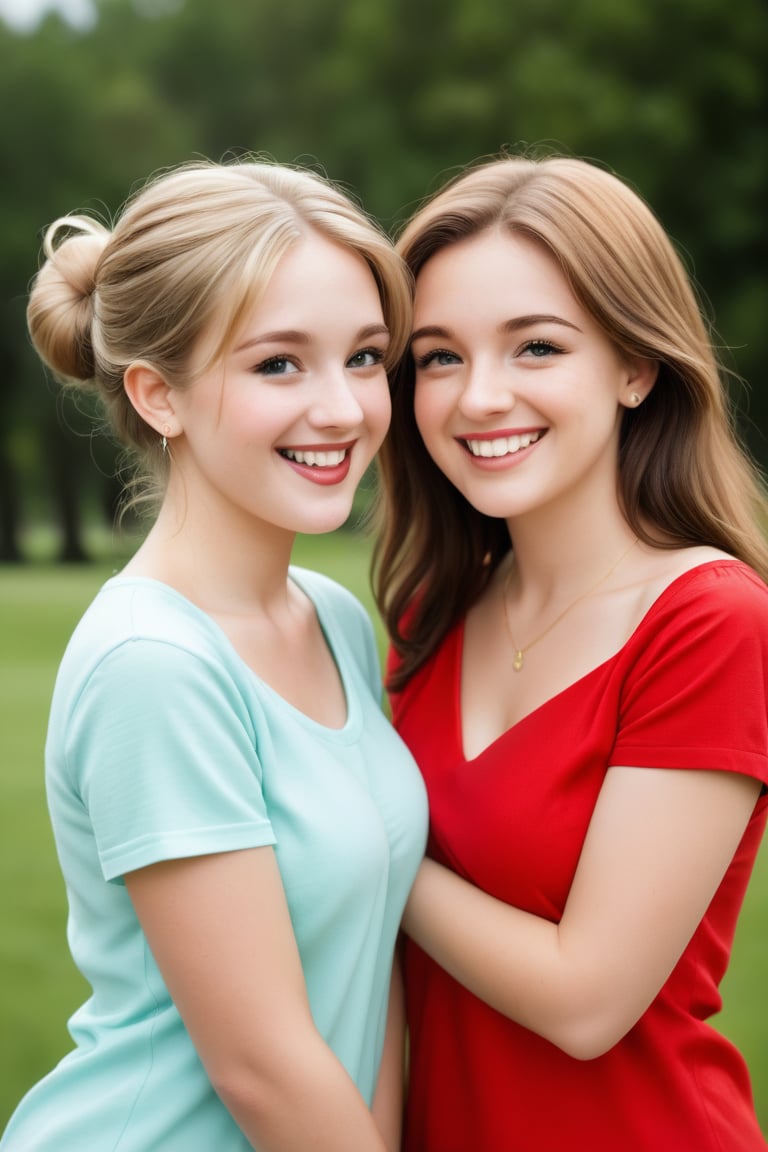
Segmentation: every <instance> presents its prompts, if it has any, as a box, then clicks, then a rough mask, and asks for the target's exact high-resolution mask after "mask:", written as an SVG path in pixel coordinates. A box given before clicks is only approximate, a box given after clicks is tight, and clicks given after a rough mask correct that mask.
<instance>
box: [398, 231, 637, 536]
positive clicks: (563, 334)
mask: <svg viewBox="0 0 768 1152" xmlns="http://www.w3.org/2000/svg"><path fill="white" fill-rule="evenodd" d="M411 347H412V353H413V358H414V362H415V400H414V403H415V416H416V422H417V424H418V427H419V431H420V432H421V435H422V438H423V440H424V443H425V445H426V448H427V450H428V452H429V454H430V455H431V456H432V458H433V460H434V461H435V463H436V464H437V466H438V467H439V468H440V469H441V470H442V471H443V472H444V473H445V475H446V476H447V477H448V479H449V480H451V482H452V483H453V484H454V485H455V486H456V487H457V488H458V489H459V491H460V492H461V493H462V494H463V495H464V496H465V498H466V499H467V500H468V501H469V502H470V504H472V505H473V506H474V507H475V508H477V509H478V511H480V512H482V513H484V514H485V515H488V516H493V517H502V518H506V519H509V520H510V521H512V520H514V518H515V517H517V516H521V515H525V514H528V513H530V512H533V511H536V510H537V509H540V508H542V507H544V506H550V507H551V506H552V505H553V502H557V501H562V502H563V504H564V505H565V504H566V503H567V504H568V505H569V506H570V507H573V502H574V501H577V500H579V499H582V498H583V499H587V500H590V501H593V500H594V499H595V497H596V496H598V495H599V497H600V498H601V499H605V497H606V495H608V497H609V498H613V499H615V493H616V477H617V467H618V463H617V459H618V434H619V423H620V413H621V404H622V403H624V404H631V403H632V400H631V396H632V393H633V391H635V390H636V391H637V394H639V395H641V396H644V395H645V393H646V392H647V390H648V387H649V386H650V385H649V384H648V383H647V382H646V381H645V379H644V376H643V373H644V370H645V365H644V364H637V365H636V364H630V363H629V362H628V361H627V360H626V359H625V358H624V357H623V356H622V355H621V354H620V352H619V351H618V350H617V349H616V348H615V347H614V345H613V344H612V343H611V342H610V341H609V340H608V338H607V337H606V336H605V335H604V333H603V332H602V331H601V330H600V329H599V328H598V326H597V325H596V323H595V322H594V320H593V319H592V318H591V316H590V315H589V314H588V313H587V312H586V311H585V310H584V309H583V308H582V307H581V306H580V304H579V303H578V301H577V300H576V298H575V297H574V295H573V293H572V292H571V290H570V287H569V285H568V283H567V281H566V279H565V276H564V275H563V272H562V271H561V269H560V267H559V265H558V264H557V262H556V260H555V259H554V258H553V257H552V256H551V255H550V254H549V252H548V251H547V250H546V249H545V248H544V247H543V246H542V245H540V244H539V243H538V242H536V241H533V240H531V239H528V238H526V237H523V236H521V235H519V234H514V233H510V232H505V231H502V230H498V229H493V230H491V231H488V232H483V233H481V234H479V235H478V236H473V237H470V238H468V239H466V240H461V241H459V242H457V243H454V244H452V245H450V246H449V247H446V248H443V249H441V250H440V251H439V252H437V253H436V254H435V255H434V256H432V257H431V258H430V259H429V260H428V261H427V263H426V264H425V265H424V267H423V268H422V269H421V271H420V273H419V276H418V280H417V285H416V299H415V316H414V335H413V340H412V345H411ZM651 383H652V380H651Z"/></svg>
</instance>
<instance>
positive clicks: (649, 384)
mask: <svg viewBox="0 0 768 1152" xmlns="http://www.w3.org/2000/svg"><path fill="white" fill-rule="evenodd" d="M658 374H659V362H658V360H648V359H646V358H645V357H642V356H631V357H629V358H628V359H627V374H626V377H625V380H624V382H623V384H622V386H621V395H620V396H619V402H620V403H621V404H623V405H624V407H625V408H638V407H639V406H640V405H641V404H642V402H643V400H645V399H646V397H647V396H648V394H649V393H650V391H651V390H652V388H653V386H654V384H655V383H656V377H657V376H658Z"/></svg>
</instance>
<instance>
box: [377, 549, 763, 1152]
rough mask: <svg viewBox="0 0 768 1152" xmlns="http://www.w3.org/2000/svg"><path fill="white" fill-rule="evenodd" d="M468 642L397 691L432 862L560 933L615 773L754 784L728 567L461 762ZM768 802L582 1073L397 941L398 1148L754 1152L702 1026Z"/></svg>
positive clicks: (752, 1135) (749, 655)
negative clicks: (662, 965)
mask: <svg viewBox="0 0 768 1152" xmlns="http://www.w3.org/2000/svg"><path fill="white" fill-rule="evenodd" d="M462 641H463V623H460V624H459V625H458V626H457V627H455V628H454V629H453V631H452V632H451V633H450V634H449V635H448V636H447V638H446V640H445V641H444V643H443V644H442V646H441V647H440V649H439V651H438V652H437V653H436V654H435V656H434V657H433V658H432V659H431V660H430V661H429V663H428V664H427V665H425V666H424V667H423V668H422V669H420V670H419V672H418V673H417V674H416V676H414V677H413V679H412V680H411V681H410V683H409V684H408V685H407V687H406V689H405V690H404V691H403V692H402V693H399V694H397V695H394V696H393V699H392V706H393V717H394V721H395V724H396V726H397V728H398V730H399V732H400V734H401V735H402V736H403V738H404V739H405V741H406V743H407V744H408V745H409V747H410V749H411V751H412V752H413V754H414V756H415V758H416V760H417V762H418V764H419V765H420V767H421V770H422V772H423V774H424V778H425V781H426V784H427V791H428V794H429V805H430V820H431V831H430V842H429V848H428V852H429V854H430V855H431V856H432V857H434V858H435V859H436V860H438V861H440V862H442V863H444V864H447V865H449V866H450V867H451V868H453V869H454V870H455V871H456V872H458V873H459V874H460V875H462V876H464V877H466V878H468V879H469V880H471V881H472V883H474V884H476V885H478V886H479V887H480V888H482V889H484V890H485V891H487V892H490V893H492V894H493V895H494V896H496V897H499V898H500V899H502V900H505V901H507V902H508V903H509V904H512V905H515V906H516V907H518V908H523V909H526V910H528V911H530V912H532V913H535V914H536V915H538V916H543V917H545V918H547V919H549V920H553V921H559V919H560V917H561V915H562V912H563V908H564V905H565V902H566V899H567V896H568V891H569V888H570V886H571V881H572V879H573V875H574V872H575V869H576V865H577V862H578V859H579V854H580V852H581V848H582V844H583V842H584V838H585V835H586V832H587V827H588V824H589V820H590V816H591V814H592V810H593V808H594V805H595V800H596V797H597V794H598V792H599V790H600V787H601V785H602V783H603V779H604V777H605V773H606V771H607V769H608V768H609V767H610V766H611V765H617V766H618V765H624V766H638V767H648V768H712V769H720V770H725V771H729V772H739V773H744V774H746V775H748V776H753V777H756V778H757V779H759V780H762V781H763V782H764V783H766V782H768V717H767V711H768V589H767V588H766V586H765V585H764V584H763V582H762V581H761V580H760V579H759V578H758V577H757V576H756V575H755V574H754V573H753V572H752V571H751V570H750V569H749V568H747V567H746V566H745V565H743V564H741V563H739V562H738V561H729V560H726V561H714V562H711V563H707V564H704V565H701V566H700V567H698V568H696V569H694V570H692V571H690V572H688V573H686V574H684V575H683V576H681V577H679V578H678V579H676V580H675V581H674V582H673V583H672V584H671V585H670V586H669V587H668V588H667V589H666V590H665V591H664V592H663V593H662V595H661V596H660V597H659V599H658V600H657V601H656V603H655V604H654V605H653V606H652V608H651V609H650V611H649V612H648V613H647V615H646V616H645V617H644V619H643V620H642V622H641V623H640V625H639V627H638V628H637V630H636V631H635V632H634V634H633V635H632V636H631V638H630V639H629V641H628V642H627V644H626V645H625V646H624V647H623V648H622V649H621V651H620V652H618V653H617V654H616V655H615V656H613V657H612V658H611V659H610V660H608V661H606V662H605V663H604V664H601V665H600V666H599V667H598V668H595V669H594V670H593V671H592V672H590V673H588V674H587V675H586V676H584V677H583V678H582V679H580V680H578V681H577V682H576V683H575V684H572V685H571V686H570V687H569V688H567V689H565V691H563V692H561V693H559V694H558V695H557V696H555V697H553V698H552V699H551V700H549V701H547V702H546V703H545V704H544V705H542V706H541V707H540V708H538V709H536V710H535V711H534V712H533V713H531V714H530V715H529V716H527V717H525V718H524V719H523V720H521V721H520V723H518V724H516V725H515V726H514V727H513V728H511V729H510V730H509V731H507V732H505V733H504V734H503V735H502V736H501V737H499V739H498V740H496V741H495V742H494V743H493V744H492V745H491V746H490V747H489V748H487V749H485V751H483V752H482V753H481V754H480V755H479V756H477V757H476V758H475V759H474V760H472V761H467V760H466V759H465V758H464V756H463V752H462V738H461V720H460V710H459V699H460V695H459V691H460V670H461V653H462ZM767 808H768V795H767V794H766V792H765V790H764V791H763V794H762V795H761V797H760V799H759V801H758V803H757V806H756V808H755V811H754V813H753V816H752V819H751V820H750V823H749V826H748V828H747V830H746V832H745V834H744V837H743V840H742V842H741V844H740V846H739V848H738V851H737V852H736V855H735V856H734V859H733V861H732V863H731V865H730V867H729V869H728V872H727V874H726V876H725V878H724V880H723V882H722V884H721V885H720V888H719V889H718V891H717V893H716V894H715V897H714V898H713V900H712V903H711V904H710V907H709V908H708V910H707V913H706V915H705V916H704V918H703V920H702V921H701V923H700V925H699V927H698V929H697V931H696V933H695V934H694V936H693V938H692V939H691V941H690V943H689V945H688V947H687V948H686V950H685V952H684V954H683V956H682V957H681V959H680V961H679V963H678V964H677V966H676V967H675V969H674V971H673V972H672V974H671V976H670V977H669V979H668V980H667V982H666V984H665V985H664V987H663V988H662V989H661V991H660V992H659V994H658V996H657V997H656V999H655V1000H654V1002H653V1004H651V1006H650V1008H649V1009H648V1010H647V1012H646V1013H645V1014H644V1015H643V1017H642V1018H641V1019H640V1020H639V1021H638V1023H637V1024H636V1025H635V1026H634V1028H632V1029H631V1031H630V1032H629V1033H628V1034H627V1035H626V1036H625V1037H624V1038H623V1039H622V1040H621V1041H620V1042H619V1043H618V1044H616V1045H615V1047H614V1048H612V1049H611V1050H610V1051H609V1052H608V1053H606V1054H605V1055H603V1056H600V1057H598V1058H597V1059H595V1060H590V1061H578V1060H575V1059H573V1058H572V1057H569V1056H567V1055H566V1054H565V1053H563V1052H562V1051H561V1050H560V1049H559V1048H557V1047H555V1046H554V1045H553V1044H551V1043H549V1042H548V1041H547V1040H544V1039H542V1038H541V1037H539V1036H537V1035H535V1034H534V1033H533V1032H530V1031H528V1030H527V1029H525V1028H522V1027H520V1026H519V1025H517V1024H515V1023H513V1022H512V1021H511V1020H509V1019H507V1018H506V1017H504V1016H502V1015H501V1014H499V1013H498V1012H496V1011H494V1010H493V1009H492V1008H489V1007H488V1006H487V1005H486V1004H484V1003H482V1002H481V1001H480V1000H478V999H477V998H476V997H475V996H473V995H472V994H471V993H469V992H467V991H466V990H465V989H464V988H462V987H461V986H460V985H459V984H458V983H456V982H455V981H454V980H453V979H452V978H451V977H450V976H448V975H447V974H446V973H445V972H444V971H443V970H442V969H441V968H440V967H439V966H438V965H437V964H435V963H434V962H433V961H431V960H430V959H429V958H428V957H427V956H426V955H425V954H424V953H423V952H422V951H421V950H420V949H419V948H417V947H416V946H415V945H414V944H412V943H410V942H408V944H407V946H406V961H405V963H406V992H407V1005H408V1023H409V1029H410V1036H411V1072H410V1090H409V1104H408V1109H407V1118H406V1137H405V1143H404V1149H405V1150H406V1152H507V1150H513V1149H514V1150H517V1149H520V1150H522V1152H564V1150H566V1149H574V1150H575V1152H757V1150H758V1149H759V1150H762V1152H764V1150H765V1148H766V1142H765V1140H764V1138H763V1136H762V1135H761V1133H760V1130H759V1127H758V1124H757V1120H756V1118H755V1114H754V1106H753V1103H752V1093H751V1088H750V1083H749V1075H748V1072H747V1069H746V1066H745V1064H744V1061H743V1059H742V1057H741V1056H740V1055H739V1053H738V1052H737V1051H736V1050H735V1049H734V1048H733V1046H732V1045H731V1044H730V1043H729V1042H728V1041H727V1040H726V1039H725V1038H724V1037H723V1036H721V1035H720V1033H719V1032H717V1031H716V1030H715V1029H714V1028H712V1027H711V1026H710V1025H709V1024H707V1023H706V1021H707V1019H708V1018H709V1017H710V1016H712V1015H713V1014H714V1013H716V1012H717V1011H718V1010H719V1008H720V1004H721V1001H720V995H719V992H718V986H719V984H720V981H721V979H722V977H723V975H724V973H725V970H726V967H727V964H728V959H729V956H730V951H731V946H732V942H733V935H734V931H735V927H736V920H737V917H738V913H739V910H740V908H741V904H742V900H743V897H744V893H745V890H746V887H747V882H748V879H749V875H750V872H751V870H752V866H753V864H754V860H755V856H756V854H757V850H758V847H759V843H760V838H761V835H762V832H763V829H764V826H765V822H766V814H767ZM755 1009H756V1010H759V1009H758V1006H757V1005H756V1006H755Z"/></svg>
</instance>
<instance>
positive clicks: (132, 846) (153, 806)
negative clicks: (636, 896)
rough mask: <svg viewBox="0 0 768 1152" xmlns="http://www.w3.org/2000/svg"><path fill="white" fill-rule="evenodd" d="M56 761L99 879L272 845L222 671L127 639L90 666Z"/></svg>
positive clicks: (250, 731) (160, 645)
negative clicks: (75, 801)
mask: <svg viewBox="0 0 768 1152" xmlns="http://www.w3.org/2000/svg"><path fill="white" fill-rule="evenodd" d="M66 762H67V764H68V766H69V773H70V776H71V779H72V782H73V785H74V787H75V789H76V790H77V792H78V794H79V796H80V798H81V801H82V803H83V805H84V806H85V808H86V809H87V812H88V817H89V820H90V822H91V825H92V827H93V832H94V836H95V839H96V845H97V850H98V854H99V859H100V862H101V866H102V871H103V874H104V877H105V879H107V880H114V879H116V878H118V877H120V876H121V875H122V874H123V873H125V872H129V871H132V870H133V869H136V868H141V867H144V866H146V865H148V864H152V863H156V862H157V861H159V860H165V859H177V858H180V857H184V856H196V855H204V854H207V853H211V852H221V851H232V850H234V849H241V848H249V847H257V846H262V845H266V844H273V843H274V842H275V837H274V833H273V831H272V827H271V824H270V821H269V818H268V815H267V811H266V806H265V802H264V796H263V794H262V787H261V765H260V763H259V759H258V755H257V750H256V743H255V733H254V728H253V724H252V722H251V718H250V715H249V713H248V708H247V706H246V702H245V700H244V699H243V696H242V693H241V692H240V691H239V690H238V687H237V684H236V683H235V681H234V680H233V678H232V676H231V675H230V673H229V672H228V671H227V668H226V666H225V665H224V664H223V663H222V664H217V663H216V662H215V661H213V660H210V659H207V658H205V657H203V656H200V655H198V654H195V653H193V652H190V651H187V650H185V649H184V648H182V647H179V646H177V645H175V644H173V643H168V642H163V641H158V640H147V639H134V640H130V641H127V642H125V643H123V644H121V645H120V646H118V647H117V648H115V649H113V650H112V651H110V652H109V654H108V655H106V656H105V657H104V658H103V659H102V660H101V661H100V662H99V664H98V665H97V666H96V668H95V669H94V670H93V671H92V672H91V674H90V676H89V678H88V680H87V682H86V684H85V686H84V688H83V690H82V692H81V693H80V695H79V697H78V699H77V702H76V704H75V705H74V707H73V711H72V716H71V718H70V724H69V726H68V737H67V746H66Z"/></svg>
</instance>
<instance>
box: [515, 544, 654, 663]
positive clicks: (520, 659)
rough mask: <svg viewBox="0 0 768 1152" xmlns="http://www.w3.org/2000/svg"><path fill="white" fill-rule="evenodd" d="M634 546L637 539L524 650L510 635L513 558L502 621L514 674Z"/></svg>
mask: <svg viewBox="0 0 768 1152" xmlns="http://www.w3.org/2000/svg"><path fill="white" fill-rule="evenodd" d="M635 544H637V537H635V539H634V540H633V541H632V543H631V544H630V546H629V548H627V549H625V550H624V551H623V552H622V554H621V556H619V558H618V560H616V561H615V562H614V563H613V564H611V566H610V568H609V569H608V571H607V572H606V573H605V575H604V576H601V577H600V579H599V580H598V581H597V583H596V584H592V585H591V586H590V587H589V588H587V590H586V592H582V593H581V595H580V596H577V597H576V599H575V600H572V601H571V603H570V604H569V605H568V606H567V607H566V608H564V609H563V611H562V612H561V613H560V615H559V616H556V617H555V619H554V620H553V621H552V623H551V624H548V625H547V627H546V628H545V629H544V631H543V632H540V633H539V635H538V636H536V637H535V638H534V639H533V640H531V642H530V643H529V644H526V646H525V648H521V647H520V646H519V645H518V644H516V643H515V638H514V636H513V635H512V625H511V624H510V622H509V582H510V580H511V578H512V575H513V573H514V571H515V564H514V557H513V562H512V564H511V566H510V569H509V572H508V573H507V578H506V580H505V581H504V620H505V622H506V625H507V632H508V633H509V638H510V640H511V641H512V647H513V649H514V657H513V659H512V667H513V668H514V670H515V672H520V671H521V670H522V667H523V664H524V657H525V653H526V652H530V650H531V648H533V646H534V644H538V643H539V641H540V640H543V639H544V637H545V636H548V635H549V633H550V632H551V631H552V629H553V628H554V627H555V625H557V624H559V623H560V621H561V620H562V619H563V617H564V616H567V615H568V613H569V612H570V611H571V609H572V608H575V607H576V605H577V604H580V603H581V601H582V600H586V598H587V596H591V595H592V593H593V592H597V590H598V588H599V587H600V586H601V584H605V582H606V580H607V579H608V577H609V576H612V575H613V573H614V572H615V571H616V569H617V568H618V566H619V564H621V562H622V560H624V559H625V558H626V557H627V556H628V555H629V553H630V552H631V551H632V549H633V548H634V546H635Z"/></svg>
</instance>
